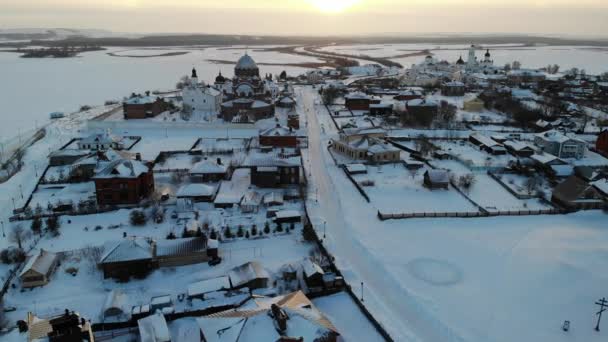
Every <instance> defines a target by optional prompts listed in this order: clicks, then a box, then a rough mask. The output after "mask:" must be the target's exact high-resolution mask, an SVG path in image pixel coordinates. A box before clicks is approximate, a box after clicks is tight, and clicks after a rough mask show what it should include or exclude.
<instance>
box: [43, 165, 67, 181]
mask: <svg viewBox="0 0 608 342" xmlns="http://www.w3.org/2000/svg"><path fill="white" fill-rule="evenodd" d="M71 171H72V166H71V165H62V166H51V167H49V168H48V170H47V171H46V173H45V174H44V178H43V179H42V182H43V183H54V182H61V181H64V180H66V179H67V178H69V177H70V172H71Z"/></svg>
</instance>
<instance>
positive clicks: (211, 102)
mask: <svg viewBox="0 0 608 342" xmlns="http://www.w3.org/2000/svg"><path fill="white" fill-rule="evenodd" d="M182 98H183V103H184V106H187V107H189V108H190V109H191V110H192V113H193V115H195V116H199V115H202V116H204V117H207V118H213V117H217V115H218V114H219V112H220V109H221V105H222V92H221V91H219V90H217V89H215V88H214V87H211V86H208V85H204V84H202V83H199V81H198V76H197V74H196V69H192V76H191V77H190V81H189V82H188V84H186V86H185V87H184V89H182Z"/></svg>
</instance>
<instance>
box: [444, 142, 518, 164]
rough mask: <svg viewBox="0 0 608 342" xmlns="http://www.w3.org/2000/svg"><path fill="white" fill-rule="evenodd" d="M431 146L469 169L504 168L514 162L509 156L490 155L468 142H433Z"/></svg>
mask: <svg viewBox="0 0 608 342" xmlns="http://www.w3.org/2000/svg"><path fill="white" fill-rule="evenodd" d="M433 144H435V146H437V147H439V148H441V149H442V150H444V151H446V152H448V153H450V154H452V155H453V156H455V157H456V158H458V159H460V160H461V161H463V162H464V163H467V165H469V166H470V167H478V168H484V167H488V168H491V167H505V166H507V165H508V164H509V162H511V161H515V160H516V158H515V157H513V156H511V155H510V154H505V155H498V156H494V155H491V154H489V153H487V152H485V151H482V150H480V149H479V147H477V146H475V145H473V144H472V143H470V142H469V141H453V140H435V141H433Z"/></svg>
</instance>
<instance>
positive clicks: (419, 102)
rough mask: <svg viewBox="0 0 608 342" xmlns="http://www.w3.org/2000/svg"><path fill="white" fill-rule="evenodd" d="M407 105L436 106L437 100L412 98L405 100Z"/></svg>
mask: <svg viewBox="0 0 608 342" xmlns="http://www.w3.org/2000/svg"><path fill="white" fill-rule="evenodd" d="M407 106H408V107H409V106H413V107H437V106H438V104H437V102H435V101H433V100H427V99H413V100H409V101H407Z"/></svg>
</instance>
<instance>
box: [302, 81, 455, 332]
mask: <svg viewBox="0 0 608 342" xmlns="http://www.w3.org/2000/svg"><path fill="white" fill-rule="evenodd" d="M296 94H297V95H298V104H299V106H300V112H301V113H302V114H304V115H306V117H307V121H308V124H307V125H308V139H309V142H308V144H309V149H308V151H307V153H306V155H307V158H306V157H305V167H306V169H307V170H306V172H307V176H308V177H309V178H308V181H309V191H310V192H311V196H309V200H308V201H307V207H308V210H309V213H310V216H311V220H312V221H313V224H314V225H315V229H316V231H317V234H318V235H319V236H320V237H323V236H324V230H325V229H326V231H327V234H326V238H325V239H324V244H325V245H326V247H327V248H328V250H329V251H330V253H332V255H334V257H335V258H336V264H337V265H338V267H339V268H340V269H341V271H342V272H343V274H344V276H345V277H346V280H347V282H348V284H350V285H351V286H352V287H353V290H354V291H355V293H359V292H360V291H361V289H360V287H361V283H363V285H362V287H363V289H362V291H363V297H364V303H365V304H366V306H367V307H368V309H370V311H371V312H372V314H373V315H374V316H375V317H376V318H377V319H378V320H379V321H380V322H381V324H382V325H383V326H384V327H385V328H386V329H387V330H388V332H389V334H391V335H392V337H393V338H394V339H395V340H398V341H403V340H407V341H412V340H413V341H417V340H420V341H447V340H450V341H458V340H461V339H460V338H459V337H457V336H454V333H453V332H451V331H449V329H448V328H447V327H445V326H438V324H437V323H438V322H437V321H431V320H427V319H425V318H423V317H421V316H420V315H419V314H418V311H417V310H416V307H417V305H415V304H413V305H409V304H410V301H412V300H413V299H411V298H409V295H408V293H407V291H406V293H404V288H403V287H402V286H401V285H400V284H399V283H398V282H397V281H396V280H395V279H393V278H391V277H389V276H387V274H386V273H384V272H383V271H382V267H380V265H379V264H378V261H377V260H375V259H374V257H373V256H372V255H371V254H369V253H368V252H367V251H366V250H365V246H364V244H362V242H361V241H360V240H359V239H358V236H357V234H356V232H355V229H353V227H352V226H351V225H352V224H353V222H356V223H358V224H361V225H365V224H366V222H368V221H369V220H370V219H372V220H376V218H375V217H376V212H375V209H374V208H373V207H372V206H371V205H360V206H357V208H365V209H362V210H358V211H357V212H356V213H354V212H350V211H349V210H346V211H345V210H344V208H343V205H342V202H341V198H340V196H339V192H338V191H337V188H336V186H349V187H351V188H352V190H354V187H352V185H351V184H349V183H348V182H347V181H346V182H343V180H344V177H341V178H332V176H331V174H332V173H334V174H335V173H339V172H342V171H341V170H340V169H339V168H338V167H337V166H336V165H335V164H334V162H333V161H332V159H331V156H330V155H329V152H328V150H327V145H328V141H329V140H330V139H331V138H332V137H337V132H336V128H335V126H334V125H333V123H331V118H330V117H329V115H328V113H327V110H326V109H325V107H324V106H323V105H321V104H320V101H321V99H320V97H319V96H318V95H317V94H316V90H315V89H312V88H310V87H305V88H296ZM315 101H316V103H317V104H315ZM335 182H340V185H336V184H335ZM316 200H318V203H317V202H316ZM348 200H349V202H350V201H363V199H362V197H361V196H359V195H358V194H356V193H355V192H354V191H353V197H352V198H349V199H348ZM366 204H367V203H366ZM346 207H348V205H347V206H346ZM346 215H351V216H355V217H361V218H362V219H361V220H356V219H355V220H353V221H352V222H350V220H346V219H345V216H346Z"/></svg>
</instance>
